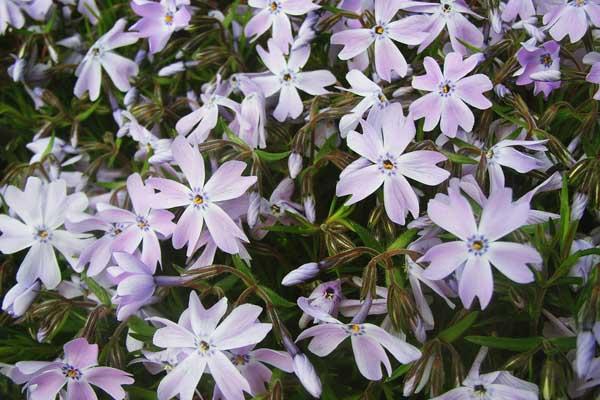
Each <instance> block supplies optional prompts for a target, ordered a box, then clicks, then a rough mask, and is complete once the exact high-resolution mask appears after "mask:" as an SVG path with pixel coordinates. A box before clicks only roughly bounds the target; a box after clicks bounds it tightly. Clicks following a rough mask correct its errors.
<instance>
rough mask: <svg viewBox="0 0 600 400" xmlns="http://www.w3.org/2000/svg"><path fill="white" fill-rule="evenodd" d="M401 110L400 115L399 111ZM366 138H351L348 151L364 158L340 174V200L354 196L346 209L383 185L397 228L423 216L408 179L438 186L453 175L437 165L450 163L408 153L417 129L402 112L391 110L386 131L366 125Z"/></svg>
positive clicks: (423, 153) (422, 152)
mask: <svg viewBox="0 0 600 400" xmlns="http://www.w3.org/2000/svg"><path fill="white" fill-rule="evenodd" d="M396 110H397V111H396ZM362 127H363V134H362V135H361V134H359V133H358V132H355V131H352V132H350V133H349V134H348V138H347V141H348V147H350V148H351V149H352V150H353V151H355V152H357V153H358V154H360V155H361V158H359V159H358V160H356V161H354V162H353V163H351V164H350V165H349V166H348V167H346V169H344V170H343V171H342V173H341V174H340V180H339V182H338V183H337V186H336V195H337V196H346V195H351V197H350V198H349V199H348V200H347V201H346V205H351V204H354V203H356V202H358V201H360V200H362V199H364V198H365V197H367V196H369V195H370V194H371V193H373V192H375V191H376V190H377V189H378V188H379V187H380V186H381V185H383V198H384V205H385V211H386V213H387V215H388V217H389V218H390V219H391V220H392V221H393V222H395V223H397V224H404V223H405V219H406V214H407V213H408V212H409V211H410V212H411V214H412V215H413V217H415V218H417V217H418V216H419V200H418V198H417V195H416V193H415V191H414V189H413V188H412V187H411V186H410V184H409V183H408V181H407V180H406V177H408V178H411V179H414V180H416V181H418V182H421V183H424V184H426V185H437V184H439V183H441V182H443V181H444V180H446V179H448V177H449V176H450V173H449V172H448V171H446V170H443V169H442V168H439V167H437V166H436V165H435V164H437V163H439V162H441V161H444V160H446V157H445V156H444V155H442V154H441V153H438V152H436V151H429V150H417V151H412V152H409V153H404V151H405V150H406V147H407V146H408V144H409V143H410V142H411V141H412V140H413V138H414V137H415V133H416V130H415V125H414V122H413V121H412V118H411V116H410V115H408V116H407V117H404V116H403V115H402V108H401V107H400V106H399V105H398V107H393V108H389V109H388V112H387V113H386V116H385V117H384V118H383V122H382V127H381V128H380V129H374V128H373V127H371V126H369V124H368V123H366V122H363V123H362Z"/></svg>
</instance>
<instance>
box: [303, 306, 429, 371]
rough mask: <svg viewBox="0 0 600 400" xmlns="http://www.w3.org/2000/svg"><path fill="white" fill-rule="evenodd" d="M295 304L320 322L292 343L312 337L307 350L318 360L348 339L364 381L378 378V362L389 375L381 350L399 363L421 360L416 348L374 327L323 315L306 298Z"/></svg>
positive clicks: (388, 368) (379, 366) (379, 367)
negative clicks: (317, 357) (347, 322)
mask: <svg viewBox="0 0 600 400" xmlns="http://www.w3.org/2000/svg"><path fill="white" fill-rule="evenodd" d="M298 305H299V306H300V308H302V310H303V311H304V312H305V313H307V314H309V315H311V316H312V317H313V318H315V319H319V320H321V321H323V322H324V323H321V324H319V325H316V326H313V327H311V328H308V329H306V330H304V331H302V332H301V333H300V335H299V336H298V338H297V339H296V341H299V340H302V339H306V338H312V339H311V341H310V343H309V344H308V349H309V350H310V351H311V352H312V353H314V354H316V355H317V356H319V357H325V356H327V355H328V354H330V353H331V352H332V351H333V350H335V349H336V347H338V346H339V344H340V343H341V342H342V341H343V340H344V339H346V338H347V337H350V340H351V341H352V351H353V353H354V359H355V361H356V365H357V366H358V370H359V371H360V373H361V374H362V375H363V376H364V377H365V378H367V379H370V380H372V381H378V380H380V379H381V378H382V376H383V375H382V372H381V364H382V363H383V365H384V366H385V368H386V370H387V372H388V375H390V374H391V373H392V368H391V365H390V360H389V359H388V356H387V355H386V354H385V351H384V348H385V349H387V350H388V351H389V352H390V353H391V354H392V355H393V356H394V358H396V360H398V361H399V362H401V363H402V364H407V363H409V362H411V361H415V360H418V359H419V358H420V357H421V352H420V351H419V350H418V349H417V348H416V347H414V346H413V345H411V344H409V343H406V342H404V341H403V340H400V339H399V338H397V337H395V336H392V335H390V334H389V333H388V332H386V331H385V330H384V329H382V328H380V327H378V326H376V325H373V324H369V323H354V322H351V323H350V324H344V323H342V322H340V321H338V320H337V319H335V318H333V317H331V316H330V315H329V314H327V313H326V312H323V311H321V310H319V309H316V308H315V307H313V306H311V305H310V304H309V303H308V301H307V300H306V299H298Z"/></svg>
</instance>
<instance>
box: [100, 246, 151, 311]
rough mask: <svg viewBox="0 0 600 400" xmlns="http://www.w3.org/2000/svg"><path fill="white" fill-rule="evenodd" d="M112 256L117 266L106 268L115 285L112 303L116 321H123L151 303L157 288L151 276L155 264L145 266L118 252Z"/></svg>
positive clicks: (135, 259) (128, 255) (131, 256)
mask: <svg viewBox="0 0 600 400" xmlns="http://www.w3.org/2000/svg"><path fill="white" fill-rule="evenodd" d="M113 256H114V258H115V260H117V264H118V266H115V267H109V268H108V273H109V274H110V276H111V279H112V281H113V283H114V284H116V285H117V291H116V293H115V295H114V296H113V298H112V302H113V303H114V304H116V305H117V319H118V320H119V321H125V320H126V319H127V318H129V316H131V315H132V314H135V313H136V312H137V311H138V310H139V309H140V308H141V307H143V306H145V305H148V304H149V303H150V302H151V300H152V296H153V295H154V290H155V289H156V286H157V285H156V282H155V281H154V276H153V275H154V272H155V270H156V263H155V264H146V263H144V262H143V261H142V260H140V259H138V258H137V257H136V256H134V255H131V254H128V253H121V252H119V253H115V254H114V255H113Z"/></svg>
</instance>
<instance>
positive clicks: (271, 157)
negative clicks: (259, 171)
mask: <svg viewBox="0 0 600 400" xmlns="http://www.w3.org/2000/svg"><path fill="white" fill-rule="evenodd" d="M254 153H256V155H257V156H258V157H259V158H261V159H262V160H265V161H266V162H273V161H279V160H283V159H284V158H286V157H287V156H289V155H290V153H291V152H290V151H289V150H288V151H282V152H281V153H269V152H268V151H263V150H254Z"/></svg>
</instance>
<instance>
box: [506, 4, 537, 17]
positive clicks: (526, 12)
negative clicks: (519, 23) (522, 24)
mask: <svg viewBox="0 0 600 400" xmlns="http://www.w3.org/2000/svg"><path fill="white" fill-rule="evenodd" d="M533 16H535V6H534V5H533V1H532V0H508V1H507V2H506V5H505V6H504V9H503V10H502V21H504V22H512V21H514V20H516V19H517V17H519V18H520V19H521V20H523V21H525V20H527V19H529V18H530V17H533Z"/></svg>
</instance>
